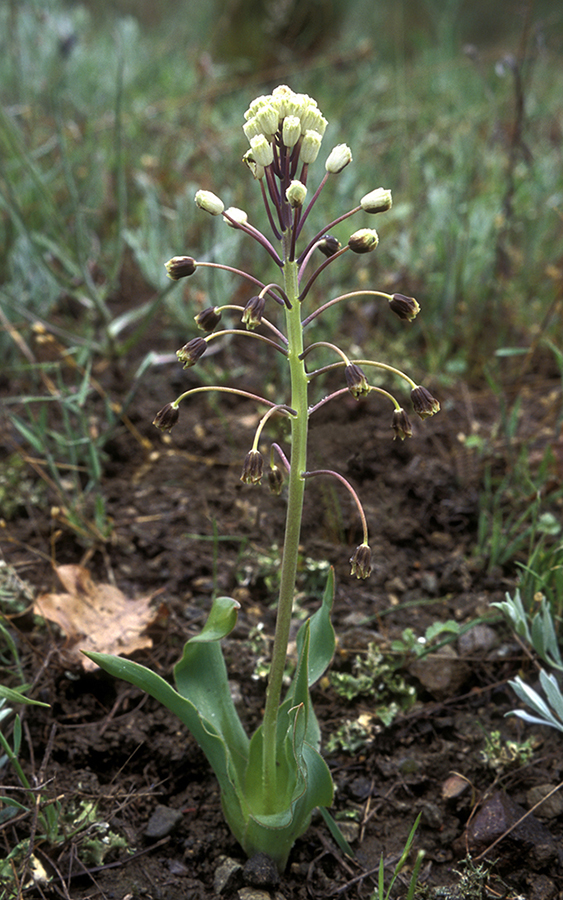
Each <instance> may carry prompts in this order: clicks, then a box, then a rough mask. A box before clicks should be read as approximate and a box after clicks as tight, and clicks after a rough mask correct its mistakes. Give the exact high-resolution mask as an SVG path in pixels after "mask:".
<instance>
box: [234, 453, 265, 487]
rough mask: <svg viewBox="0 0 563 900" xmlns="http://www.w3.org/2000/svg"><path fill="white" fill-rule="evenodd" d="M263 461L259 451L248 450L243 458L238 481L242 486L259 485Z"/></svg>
mask: <svg viewBox="0 0 563 900" xmlns="http://www.w3.org/2000/svg"><path fill="white" fill-rule="evenodd" d="M263 471H264V460H263V458H262V454H261V453H260V451H259V450H249V451H248V453H247V454H246V456H245V458H244V463H243V465H242V472H241V476H240V480H241V481H243V482H244V484H260V481H261V479H262V473H263Z"/></svg>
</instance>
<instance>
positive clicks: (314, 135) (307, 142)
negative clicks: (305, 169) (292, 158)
mask: <svg viewBox="0 0 563 900" xmlns="http://www.w3.org/2000/svg"><path fill="white" fill-rule="evenodd" d="M322 140H323V139H322V137H321V135H320V134H319V132H318V131H311V130H308V131H306V132H305V134H304V135H303V142H302V144H301V149H300V151H299V159H300V160H301V162H302V163H304V164H305V165H309V164H310V163H314V162H315V160H316V158H317V156H318V155H319V150H320V149H321V144H322Z"/></svg>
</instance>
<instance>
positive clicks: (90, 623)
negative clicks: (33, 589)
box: [34, 565, 158, 671]
mask: <svg viewBox="0 0 563 900" xmlns="http://www.w3.org/2000/svg"><path fill="white" fill-rule="evenodd" d="M55 572H56V574H57V577H58V578H59V581H60V582H61V584H62V586H63V588H64V589H65V591H66V593H64V594H54V593H52V594H41V596H40V597H38V598H37V600H36V601H35V605H34V612H35V613H36V614H38V615H40V616H43V618H45V619H49V620H50V621H51V622H55V623H56V624H57V625H58V626H59V627H60V628H61V629H62V630H63V631H64V633H65V634H66V636H67V638H68V643H69V647H68V650H69V651H70V653H71V655H72V656H73V657H74V658H75V659H76V660H77V661H79V662H80V664H81V665H82V666H84V668H85V669H86V670H89V671H92V670H93V669H96V668H97V666H96V665H95V664H94V663H93V662H91V660H89V659H88V658H87V657H86V656H84V655H83V654H82V653H81V652H80V651H81V650H93V651H96V652H98V653H114V654H116V655H128V654H130V653H133V651H134V650H140V649H142V648H144V647H152V639H151V638H150V637H149V636H148V635H147V634H143V633H142V632H143V631H144V630H145V629H146V628H147V626H148V625H151V624H152V623H153V622H154V621H155V619H156V618H157V616H158V610H154V609H151V608H150V602H151V600H152V597H153V595H149V596H147V597H141V598H140V599H138V600H131V599H130V598H129V597H126V596H125V594H123V593H122V592H121V591H120V590H119V588H116V587H114V586H113V585H111V584H96V583H95V582H94V581H93V580H92V578H91V576H90V573H89V572H88V570H87V569H85V568H83V566H75V565H68V566H57V568H56V569H55Z"/></svg>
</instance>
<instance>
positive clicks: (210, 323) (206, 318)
mask: <svg viewBox="0 0 563 900" xmlns="http://www.w3.org/2000/svg"><path fill="white" fill-rule="evenodd" d="M194 319H195V322H196V325H197V327H198V328H201V330H202V331H207V332H208V333H209V332H210V331H213V329H214V328H216V327H217V325H218V324H219V322H220V321H221V313H220V312H219V308H218V307H217V306H209V307H208V308H207V309H202V311H201V312H199V313H198V314H197V316H194Z"/></svg>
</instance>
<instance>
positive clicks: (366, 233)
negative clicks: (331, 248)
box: [348, 228, 379, 253]
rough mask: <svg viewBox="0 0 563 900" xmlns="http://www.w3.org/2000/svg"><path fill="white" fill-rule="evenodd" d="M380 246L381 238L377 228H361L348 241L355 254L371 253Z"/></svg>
mask: <svg viewBox="0 0 563 900" xmlns="http://www.w3.org/2000/svg"><path fill="white" fill-rule="evenodd" d="M378 244H379V236H378V234H377V231H376V230H375V228H360V229H359V231H355V232H354V234H352V235H350V238H349V239H348V246H349V247H350V250H353V251H354V253H371V251H372V250H375V248H376V247H377V245H378Z"/></svg>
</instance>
